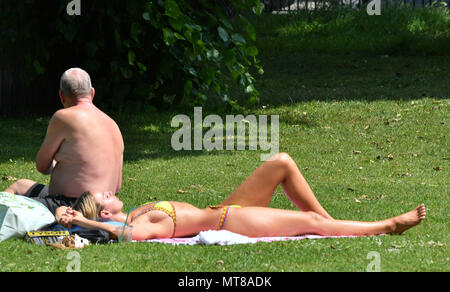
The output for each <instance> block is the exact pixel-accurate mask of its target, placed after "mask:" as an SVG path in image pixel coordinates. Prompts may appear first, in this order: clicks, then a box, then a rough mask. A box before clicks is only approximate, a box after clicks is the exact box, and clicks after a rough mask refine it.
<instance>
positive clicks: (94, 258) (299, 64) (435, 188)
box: [0, 10, 450, 271]
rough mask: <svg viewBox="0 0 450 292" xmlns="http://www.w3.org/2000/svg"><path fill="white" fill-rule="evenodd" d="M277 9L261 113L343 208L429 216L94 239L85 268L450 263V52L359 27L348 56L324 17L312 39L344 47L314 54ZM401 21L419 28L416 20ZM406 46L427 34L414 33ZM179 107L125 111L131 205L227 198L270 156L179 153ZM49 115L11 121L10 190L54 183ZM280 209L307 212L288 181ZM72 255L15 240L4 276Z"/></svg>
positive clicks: (1, 141) (5, 158)
mask: <svg viewBox="0 0 450 292" xmlns="http://www.w3.org/2000/svg"><path fill="white" fill-rule="evenodd" d="M416 11H417V10H416ZM402 13H405V12H402ZM414 13H417V12H414ZM351 15H353V17H354V19H356V20H358V19H359V21H355V25H358V24H360V23H362V24H361V25H362V26H363V24H364V23H366V25H367V26H370V25H375V24H373V23H372V21H380V20H379V19H378V20H376V18H374V17H373V18H370V17H368V18H367V19H365V18H364V17H363V16H362V15H357V14H351ZM411 15H412V14H410V16H411ZM265 17H266V18H265V20H264V21H265V22H260V23H258V25H257V29H258V31H259V35H260V38H259V42H258V48H259V50H260V53H261V62H262V64H263V65H264V69H265V72H266V73H265V74H264V75H263V76H261V77H258V79H257V81H256V82H257V87H258V89H259V90H260V92H261V99H262V104H264V105H265V108H262V107H261V108H258V109H253V110H250V109H249V110H248V113H254V114H267V115H270V114H278V115H279V116H280V151H283V152H288V153H289V154H290V155H291V156H292V157H293V158H294V160H295V161H296V162H297V163H298V165H299V167H300V169H301V170H302V172H303V174H304V176H305V178H306V179H307V180H308V182H309V183H310V185H311V187H312V189H313V191H314V192H315V194H316V196H317V197H318V199H319V201H320V202H321V203H322V204H323V205H324V207H325V208H326V209H327V210H328V211H329V213H330V214H331V215H332V216H334V217H336V218H339V219H350V220H367V221H372V220H380V219H384V218H387V217H391V216H395V215H398V214H400V213H402V212H405V211H408V210H410V209H412V208H414V207H415V206H417V204H419V203H425V205H426V206H427V208H428V211H427V219H426V220H425V221H424V222H423V223H422V224H420V225H419V226H418V227H416V228H413V229H411V230H410V231H408V232H406V233H405V234H404V235H402V236H378V237H367V238H347V239H321V240H303V241H299V242H275V243H259V244H255V245H236V246H228V247H221V246H170V245H163V244H146V243H127V244H123V245H121V244H109V245H98V246H90V247H87V248H84V249H83V250H79V251H78V253H79V255H80V257H81V270H82V271H365V270H366V268H367V266H368V265H369V263H370V262H371V260H370V259H368V258H367V256H368V254H369V253H370V252H371V251H375V252H378V253H379V254H380V260H381V261H380V263H381V270H382V271H449V247H448V246H449V215H450V213H449V211H448V206H449V194H448V190H449V189H448V182H449V171H448V170H449V159H450V153H449V149H450V148H449V139H448V133H449V129H450V127H449V126H450V124H449V123H450V116H449V107H450V99H449V96H448V94H449V92H450V88H449V84H450V79H449V76H448V74H445V73H446V72H448V70H449V68H450V66H449V65H450V64H449V56H448V53H446V54H445V52H449V51H450V50H448V48H447V50H446V51H445V50H444V51H442V50H434V49H433V48H432V46H428V47H426V46H419V47H418V48H419V49H417V50H416V51H414V52H413V51H411V50H407V51H406V52H405V53H404V54H400V53H390V52H391V51H389V48H392V46H391V45H389V44H384V45H383V44H382V41H379V42H378V45H379V46H378V47H377V46H375V45H374V46H373V47H374V48H376V49H374V50H373V51H371V50H368V51H365V50H364V47H365V46H366V44H365V43H364V42H363V39H364V38H365V36H364V34H363V33H362V31H359V33H356V34H355V35H354V38H355V39H359V42H357V41H355V43H354V44H355V45H352V46H350V47H349V51H350V53H346V51H345V50H342V51H339V50H337V51H335V50H334V49H335V48H339V46H341V45H343V44H344V42H341V41H340V40H336V41H333V40H331V39H330V38H331V37H332V36H333V35H334V34H331V33H325V32H326V31H331V32H333V31H336V29H335V28H334V27H333V26H332V25H331V24H332V23H333V22H331V24H330V26H327V23H328V22H325V21H324V18H321V17H324V16H320V17H319V16H318V17H317V18H315V19H316V22H317V23H320V22H323V23H324V24H323V26H322V33H315V34H314V35H315V36H314V38H312V42H313V43H314V42H316V44H317V48H321V46H319V45H318V44H320V43H329V44H336V46H335V47H329V48H328V50H326V49H323V48H322V51H319V52H315V51H309V50H308V49H307V48H306V47H305V46H306V45H305V43H304V42H305V41H306V39H305V40H303V41H299V40H298V39H297V38H294V37H292V34H295V33H299V32H300V31H301V30H305V31H306V30H308V29H309V28H308V29H307V28H305V27H304V26H305V24H304V23H303V17H302V16H297V18H295V17H284V18H283V17H281V16H270V17H269V16H265ZM411 17H414V15H412V16H411ZM390 19H391V18H385V22H387V23H389V21H393V20H390ZM399 19H400V20H401V21H404V20H405V23H408V22H407V21H406V20H407V16H405V15H404V14H401V17H399ZM429 19H431V18H429ZM400 20H399V21H400ZM446 21H447V24H448V18H447V20H446ZM436 22H439V21H436ZM293 23H294V24H295V23H296V24H295V25H293ZM426 23H428V22H426ZM292 27H293V28H292ZM435 27H438V28H439V27H441V26H435ZM447 27H448V26H447ZM396 29H397V31H403V30H401V29H400V28H399V27H397V28H396ZM445 29H448V28H444V29H442V27H441V29H439V30H438V31H441V32H443V33H441V34H439V33H434V34H432V33H428V34H427V35H428V37H425V36H423V35H422V36H421V37H417V39H420V40H426V41H427V40H429V39H431V40H436V44H437V43H438V44H439V45H440V46H443V42H442V41H440V40H439V38H442V35H443V34H445V33H448V31H446V30H445ZM324 31H325V32H324ZM430 31H433V29H430ZM356 32H358V31H357V30H356ZM447 37H448V34H447ZM336 38H337V39H339V37H337V36H336ZM371 39H373V40H374V42H376V41H375V38H371ZM275 40H277V41H275ZM426 41H424V42H426ZM275 42H277V43H275ZM392 43H394V41H393V42H392ZM358 44H359V45H358ZM447 46H448V38H447ZM406 47H410V48H412V47H414V42H412V41H411V39H408V38H407V41H406ZM358 48H361V49H358ZM441 48H442V47H441ZM297 50H298V51H297ZM433 52H434V53H433ZM386 55H387V56H386ZM97 91H98V92H100V91H101V90H99V89H97ZM178 113H183V114H188V115H192V114H193V110H192V109H188V110H180V111H173V112H165V113H158V112H154V113H152V114H149V115H142V114H137V115H114V118H115V119H116V121H117V122H118V124H119V126H120V127H121V129H122V132H123V136H124V140H125V144H126V150H125V157H124V161H125V163H124V173H123V181H124V183H123V189H122V191H121V194H120V197H121V198H122V200H123V201H124V203H125V207H124V208H125V210H128V209H131V208H133V207H135V206H136V205H138V204H139V203H142V202H145V201H148V200H155V199H164V200H179V201H186V202H190V203H192V204H194V205H196V206H198V207H205V206H208V205H210V204H216V203H218V202H220V201H221V200H223V199H224V198H225V197H226V196H227V195H228V194H230V193H231V192H232V191H233V190H234V188H235V187H237V186H238V185H239V184H240V183H241V182H242V181H243V180H244V179H245V178H246V177H247V176H248V175H249V174H250V173H251V172H252V171H253V170H254V169H255V168H256V167H257V166H258V165H260V164H261V161H260V159H259V155H260V154H261V152H260V151H210V152H208V151H190V152H189V151H181V152H176V151H173V150H172V148H171V146H170V138H171V135H172V133H173V132H174V131H175V130H176V129H174V128H171V127H170V121H171V118H172V117H173V116H175V115H176V114H178ZM222 114H224V113H222ZM206 115H207V112H206V110H205V111H204V113H203V116H206ZM48 119H49V118H48V117H27V118H20V119H19V118H16V119H13V118H8V119H2V120H0V129H1V131H0V176H1V178H2V179H1V180H0V189H4V188H6V187H7V186H8V185H9V184H10V183H12V179H13V178H14V177H15V178H22V177H26V178H30V179H33V180H36V181H39V182H44V183H46V182H48V177H45V176H42V175H40V174H38V173H37V171H36V170H35V166H34V156H35V154H36V151H37V150H38V148H39V146H40V143H41V142H42V139H43V136H44V134H45V129H46V126H47V123H48ZM388 156H389V157H390V158H388ZM271 206H272V207H277V208H288V209H295V208H294V206H293V205H292V203H290V201H289V200H287V199H286V198H285V197H284V195H283V192H282V190H281V189H277V190H276V192H275V196H274V199H273V201H272V202H271ZM69 252H70V251H60V250H56V249H53V248H49V247H36V246H32V245H30V244H28V243H26V242H24V241H23V240H20V239H16V240H11V241H7V242H3V243H0V271H66V268H67V266H68V265H69V264H70V262H71V260H70V259H68V258H67V256H68V255H69Z"/></svg>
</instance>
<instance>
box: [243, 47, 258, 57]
mask: <svg viewBox="0 0 450 292" xmlns="http://www.w3.org/2000/svg"><path fill="white" fill-rule="evenodd" d="M245 54H246V55H247V56H250V57H254V56H256V55H258V48H256V47H254V46H253V47H247V48H245Z"/></svg>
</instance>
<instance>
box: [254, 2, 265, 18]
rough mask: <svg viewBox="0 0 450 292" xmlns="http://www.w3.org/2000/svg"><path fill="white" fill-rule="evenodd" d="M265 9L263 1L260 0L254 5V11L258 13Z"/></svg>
mask: <svg viewBox="0 0 450 292" xmlns="http://www.w3.org/2000/svg"><path fill="white" fill-rule="evenodd" d="M263 10H264V4H263V3H262V2H261V1H258V3H257V4H256V5H255V6H253V7H252V11H253V13H255V14H256V15H260V14H261V13H262V12H263Z"/></svg>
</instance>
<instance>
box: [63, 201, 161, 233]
mask: <svg viewBox="0 0 450 292" xmlns="http://www.w3.org/2000/svg"><path fill="white" fill-rule="evenodd" d="M62 221H65V222H67V221H69V222H70V223H71V224H75V225H78V226H80V227H83V228H94V229H100V230H104V231H107V232H108V233H109V234H110V236H111V237H112V238H114V239H118V238H119V237H120V236H122V232H124V228H123V226H117V225H111V224H108V223H104V222H98V221H93V220H90V219H87V218H86V217H84V216H83V214H82V213H81V212H78V211H75V210H72V209H70V208H69V209H67V210H66V213H65V214H63V215H62ZM128 226H129V227H131V235H132V239H133V240H146V239H151V238H156V237H162V236H159V233H161V232H162V231H164V230H161V226H160V224H158V223H151V222H145V223H140V224H136V225H128ZM158 230H159V232H158ZM127 232H130V229H127V230H125V234H123V235H124V236H126V237H128V236H129V235H128V234H126V233H127Z"/></svg>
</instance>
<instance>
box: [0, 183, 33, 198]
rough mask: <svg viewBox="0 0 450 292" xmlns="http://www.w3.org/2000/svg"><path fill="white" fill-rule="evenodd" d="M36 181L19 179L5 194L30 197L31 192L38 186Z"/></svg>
mask: <svg viewBox="0 0 450 292" xmlns="http://www.w3.org/2000/svg"><path fill="white" fill-rule="evenodd" d="M36 184H37V183H36V182H35V181H32V180H29V179H19V180H17V181H16V182H14V183H13V184H12V185H10V186H9V187H8V188H7V189H6V190H5V191H4V192H6V193H11V194H15V195H24V196H28V195H29V191H30V190H31V189H32V188H33V187H34V186H35V185H36Z"/></svg>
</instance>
